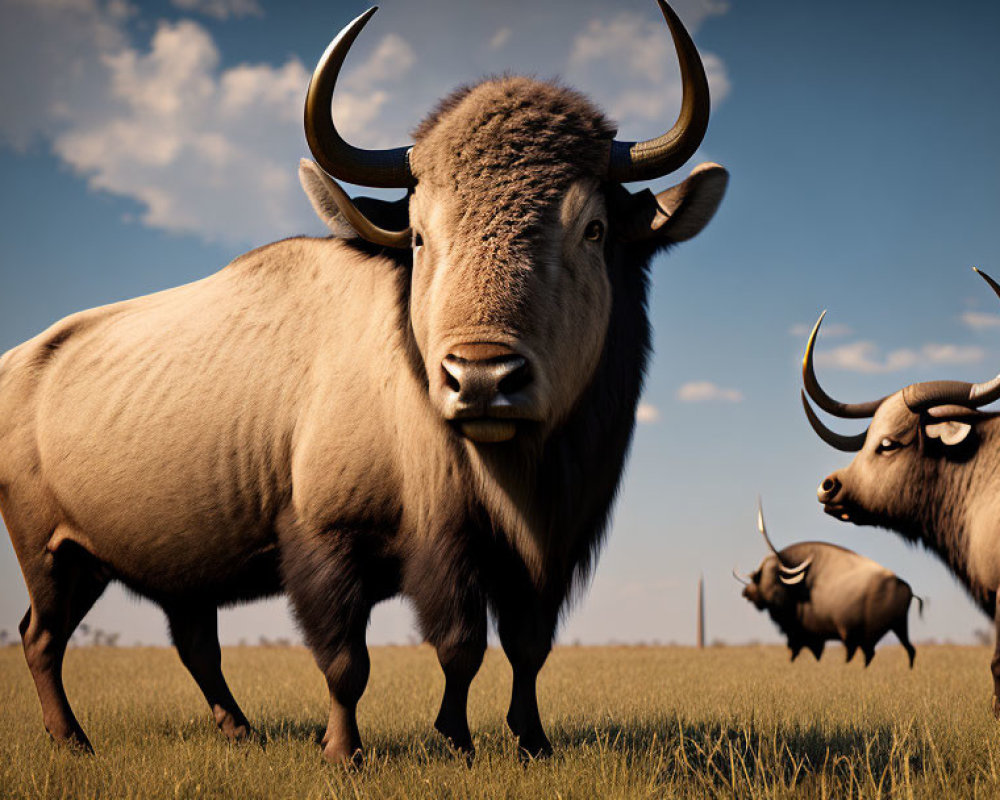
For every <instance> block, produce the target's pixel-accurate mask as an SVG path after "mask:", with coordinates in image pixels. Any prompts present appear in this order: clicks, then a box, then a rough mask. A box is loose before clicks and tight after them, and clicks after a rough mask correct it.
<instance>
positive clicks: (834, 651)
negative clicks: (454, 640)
mask: <svg viewBox="0 0 1000 800" xmlns="http://www.w3.org/2000/svg"><path fill="white" fill-rule="evenodd" d="M842 652H843V651H842V650H840V649H839V648H830V651H829V652H828V653H827V656H826V658H825V659H824V661H823V662H822V663H820V664H816V663H814V662H813V661H812V659H811V656H809V655H807V654H805V655H803V656H802V657H800V661H799V663H797V664H789V663H788V662H787V654H786V651H784V650H783V649H781V648H777V647H730V648H711V649H709V650H705V651H701V652H699V651H696V650H691V649H688V648H674V647H648V648H647V647H564V648H558V649H557V650H556V651H555V652H554V653H553V655H552V657H551V658H550V660H549V662H548V664H547V666H546V668H545V670H544V671H543V672H542V677H541V682H540V690H539V692H540V698H541V706H542V716H543V719H544V720H545V722H546V725H547V727H548V730H549V734H550V737H551V739H552V743H553V745H554V746H555V748H556V755H555V756H554V757H553V758H551V759H548V760H545V761H541V762H535V763H531V764H528V765H527V766H521V765H519V763H518V761H517V758H516V755H515V750H514V746H513V742H512V740H511V738H510V736H509V734H508V733H507V732H506V729H505V728H504V727H503V725H502V719H503V713H504V711H505V708H506V699H507V692H508V690H509V683H510V670H509V668H508V667H507V665H506V662H505V661H504V659H503V657H502V655H501V654H500V653H498V652H495V651H492V650H491V651H490V652H489V654H488V655H487V659H486V663H485V664H484V666H483V670H482V671H481V672H480V674H479V677H478V678H477V679H476V682H475V683H474V684H473V689H472V696H471V699H470V720H471V725H472V729H473V735H474V736H475V737H476V743H477V747H478V751H479V755H478V757H477V760H476V763H475V764H474V765H473V767H472V768H471V769H469V768H467V767H466V766H465V765H464V762H462V761H459V760H458V759H456V758H455V757H453V756H452V754H451V753H450V752H449V751H448V749H447V748H446V747H445V746H444V745H443V744H442V742H441V741H440V739H439V737H437V735H436V734H434V732H433V731H432V730H431V722H432V720H433V718H434V714H435V713H436V711H437V701H438V699H439V697H440V692H441V689H442V686H443V679H442V678H441V676H440V672H439V670H438V668H437V663H436V660H435V657H434V653H433V652H432V651H431V650H430V649H429V648H427V647H384V648H375V649H373V651H372V677H371V681H370V683H369V686H368V691H367V693H366V695H365V698H364V699H363V700H362V704H361V708H360V721H361V726H362V736H363V737H364V738H365V743H366V746H367V747H368V748H369V756H368V763H367V764H366V766H365V767H364V768H362V769H361V770H360V771H353V772H351V771H347V770H344V769H342V768H332V767H329V766H327V765H325V764H324V763H323V762H322V761H321V759H320V754H319V753H320V751H319V747H318V746H317V744H316V743H315V739H316V737H317V736H318V734H319V733H320V732H321V729H322V726H323V724H324V722H325V710H326V698H325V687H324V684H323V681H322V679H321V678H320V676H319V673H318V671H317V670H316V668H315V666H314V665H313V662H312V659H311V656H310V655H309V654H308V653H307V652H306V651H305V650H302V649H299V648H273V649H271V648H256V647H247V648H232V649H228V650H226V651H225V655H224V659H225V667H226V672H227V675H228V676H229V680H230V684H231V685H232V687H233V691H234V693H235V694H236V696H237V697H238V698H239V699H240V700H241V702H242V704H243V708H244V710H245V711H246V712H247V715H248V716H249V717H250V719H251V720H252V721H253V723H254V725H256V726H257V727H258V728H260V729H261V730H263V731H264V733H265V734H266V736H267V740H268V743H267V747H266V749H263V750H262V749H261V748H260V747H259V746H256V745H240V746H236V747H231V746H229V745H227V744H226V743H225V742H224V740H223V739H222V737H221V735H220V734H218V733H217V732H216V731H215V730H214V727H213V726H212V725H211V723H210V721H209V716H208V710H207V707H205V706H204V704H203V701H202V699H201V696H200V695H199V694H198V691H197V689H196V688H195V686H194V683H193V681H192V680H191V679H190V678H189V677H188V675H187V673H186V672H185V671H184V670H183V668H182V667H181V666H180V663H179V661H178V659H177V657H176V655H175V654H174V652H173V651H171V650H166V649H158V648H135V649H133V648H119V649H114V648H97V647H87V648H76V649H73V650H71V651H70V652H69V655H68V656H67V664H66V683H67V689H68V692H69V694H70V698H71V699H72V701H73V703H74V706H75V708H76V711H77V715H78V716H79V718H80V721H81V722H82V724H83V726H84V728H85V729H86V730H87V732H88V734H89V735H90V738H91V740H92V741H93V743H94V746H95V747H96V749H97V755H96V756H95V757H91V758H88V757H83V756H79V755H74V754H73V753H69V752H66V751H65V750H63V749H61V748H58V747H55V746H53V745H51V744H50V743H49V741H48V738H47V735H46V734H45V733H44V729H43V728H42V724H41V713H40V711H39V708H38V702H37V699H36V697H35V693H34V688H33V685H32V683H31V679H30V677H29V675H28V671H27V667H26V666H25V665H24V660H23V657H22V655H21V652H20V648H17V647H6V648H0V797H3V798H21V797H86V798H91V797H93V798H97V797H102V798H103V797H108V798H119V797H122V798H132V797H134V798H168V797H169V798H189V797H191V798H193V797H213V798H214V797H223V798H228V797H234V798H235V797H311V798H319V797H348V798H355V797H362V798H367V797H434V798H438V797H455V798H466V797H469V798H476V797H526V798H527V797H530V798H554V797H563V798H589V797H692V798H694V797H699V798H700V797H706V796H709V797H710V796H722V797H731V796H738V797H790V796H795V797H838V798H839V797H852V796H853V797H865V798H870V797H934V798H944V797H958V796H961V797H971V796H985V797H992V796H1000V724H998V723H996V722H995V721H994V720H993V717H992V715H991V714H990V713H989V703H988V701H989V699H990V694H991V687H990V680H989V671H988V670H989V661H990V653H989V651H988V650H987V649H986V648H981V647H975V648H974V647H950V646H927V647H923V648H920V649H919V652H918V655H917V666H916V669H915V670H914V671H913V672H912V673H911V672H910V671H909V670H908V669H907V668H906V665H905V657H904V654H903V652H902V650H901V648H899V647H895V646H890V647H886V648H885V649H883V650H881V651H879V653H878V655H877V656H876V658H875V661H874V662H873V664H872V666H871V667H870V668H869V669H868V670H867V671H866V670H863V669H862V668H861V666H860V664H859V663H855V664H851V665H848V666H844V665H843V664H842V663H841V660H842V657H843V656H842ZM859 660H860V659H859Z"/></svg>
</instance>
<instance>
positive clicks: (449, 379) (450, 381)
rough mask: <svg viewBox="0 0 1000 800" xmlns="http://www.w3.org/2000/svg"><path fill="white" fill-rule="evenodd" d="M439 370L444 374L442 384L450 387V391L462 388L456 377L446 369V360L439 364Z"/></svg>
mask: <svg viewBox="0 0 1000 800" xmlns="http://www.w3.org/2000/svg"><path fill="white" fill-rule="evenodd" d="M441 372H442V373H443V374H444V385H445V386H447V387H448V388H449V389H451V391H453V392H458V391H459V390H460V389H461V388H462V386H461V384H460V383H459V382H458V378H456V377H455V376H454V375H453V374H452V372H451V371H450V370H449V369H448V362H447V360H446V361H445V362H444V363H443V364H442V365H441Z"/></svg>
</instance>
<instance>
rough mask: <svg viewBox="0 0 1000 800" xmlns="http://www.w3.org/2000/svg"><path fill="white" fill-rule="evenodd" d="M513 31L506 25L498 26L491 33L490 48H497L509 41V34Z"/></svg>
mask: <svg viewBox="0 0 1000 800" xmlns="http://www.w3.org/2000/svg"><path fill="white" fill-rule="evenodd" d="M513 32H514V31H512V30H511V29H510V28H508V27H507V26H506V25H505V26H504V27H502V28H500V29H499V30H498V31H497V32H496V33H494V34H493V38H492V39H490V50H499V49H500V48H502V47H503V46H504V45H505V44H507V42H508V41H510V36H511V34H512V33H513Z"/></svg>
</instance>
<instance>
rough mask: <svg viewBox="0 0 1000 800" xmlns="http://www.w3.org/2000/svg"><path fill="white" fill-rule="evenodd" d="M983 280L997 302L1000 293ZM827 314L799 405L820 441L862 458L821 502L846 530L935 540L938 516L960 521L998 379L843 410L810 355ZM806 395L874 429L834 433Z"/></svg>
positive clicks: (918, 390) (912, 390)
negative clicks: (960, 503) (961, 499)
mask: <svg viewBox="0 0 1000 800" xmlns="http://www.w3.org/2000/svg"><path fill="white" fill-rule="evenodd" d="M976 271H977V272H979V270H976ZM979 274H980V275H982V277H983V278H984V279H985V280H986V281H987V283H989V285H990V286H991V287H992V288H993V290H994V292H996V293H997V295H998V296H1000V286H998V285H997V284H996V283H995V282H994V281H993V279H992V278H990V277H989V276H988V275H986V274H985V273H982V272H979ZM825 313H826V312H823V314H821V315H820V318H819V319H818V320H817V322H816V325H815V327H814V328H813V331H812V334H811V335H810V337H809V342H808V344H807V345H806V353H805V357H804V359H803V362H802V379H803V383H804V385H805V390H804V391H803V392H802V404H803V407H804V409H805V412H806V416H807V418H808V419H809V423H810V424H811V425H812V427H813V430H815V431H816V433H817V434H819V436H820V438H822V439H823V440H824V441H825V442H827V443H828V444H830V445H832V446H833V447H836V448H837V449H838V450H844V451H847V452H855V453H857V455H856V456H855V457H854V460H853V461H852V462H851V463H850V465H848V466H847V467H846V468H844V469H841V470H837V471H836V472H834V473H833V474H831V475H829V476H828V477H827V478H825V479H824V480H823V482H822V483H821V484H820V486H819V489H818V490H817V495H818V498H819V501H820V502H821V503H822V504H823V508H824V510H825V511H826V513H827V514H830V515H832V516H834V517H837V518H838V519H841V520H843V521H845V522H854V523H855V524H858V525H881V526H883V527H888V528H892V529H893V530H897V531H899V532H901V533H903V534H904V535H906V536H909V537H910V538H918V537H920V536H921V535H925V534H929V533H932V532H933V531H934V530H935V529H937V528H938V527H939V526H943V525H942V524H943V523H945V522H946V521H945V520H943V519H942V518H941V515H949V514H954V513H956V509H955V505H956V504H955V503H953V502H947V500H946V498H947V496H948V495H949V493H950V492H953V491H954V490H955V489H956V488H958V487H961V485H962V484H963V483H964V482H965V481H966V479H967V477H968V476H967V475H963V472H964V471H965V470H967V469H971V468H972V459H973V457H974V456H975V454H976V452H977V451H978V449H979V445H980V442H981V440H982V438H983V436H984V434H985V430H984V429H983V428H982V427H981V425H980V423H981V422H983V421H985V420H987V419H991V418H993V417H994V416H995V415H993V414H987V413H984V412H981V411H979V410H978V408H979V407H980V406H983V405H986V404H988V403H991V402H993V401H994V400H996V399H997V398H1000V375H998V376H997V377H995V378H993V379H992V380H990V381H987V382H985V383H975V384H974V383H964V382H959V381H928V382H924V383H915V384H911V385H910V386H907V387H906V388H904V389H902V390H901V391H898V392H895V393H894V394H891V395H888V396H886V397H883V398H881V399H879V400H873V401H870V402H867V403H841V402H838V401H836V400H834V399H833V398H831V397H830V396H829V395H828V394H826V392H824V391H823V389H822V388H821V387H820V385H819V383H818V381H817V380H816V375H815V372H814V369H813V347H814V346H815V342H816V336H817V334H818V333H819V328H820V325H821V323H822V322H823V315H824V314H825ZM807 395H808V397H809V398H811V399H812V401H813V402H814V403H816V405H818V406H819V407H820V408H821V409H823V410H824V411H827V412H828V413H830V414H833V415H834V416H837V417H843V418H855V419H857V418H866V417H871V418H872V421H871V424H870V425H869V426H868V429H867V430H866V431H864V432H862V433H859V434H856V435H854V436H844V435H842V434H838V433H835V432H834V431H832V430H830V429H829V428H827V427H826V426H825V425H824V424H823V423H822V422H821V421H820V419H819V418H818V417H817V415H816V412H815V411H813V409H812V407H811V406H810V404H809V400H808V399H807ZM951 521H954V520H951ZM948 527H949V528H950V527H951V526H948Z"/></svg>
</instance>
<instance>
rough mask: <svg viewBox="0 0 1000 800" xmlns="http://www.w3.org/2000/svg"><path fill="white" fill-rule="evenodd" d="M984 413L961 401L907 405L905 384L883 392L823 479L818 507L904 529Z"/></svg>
mask: <svg viewBox="0 0 1000 800" xmlns="http://www.w3.org/2000/svg"><path fill="white" fill-rule="evenodd" d="M986 416H987V415H985V414H980V413H979V412H977V411H975V410H974V409H969V408H966V407H962V406H951V405H945V406H932V407H931V408H929V409H927V410H926V411H912V410H911V409H910V408H909V407H908V406H907V404H906V399H905V394H904V392H902V391H901V392H897V393H896V394H894V395H890V396H889V397H887V398H886V399H885V400H883V401H882V402H881V404H880V406H879V408H878V410H877V411H876V412H875V415H874V417H873V419H872V423H871V425H870V426H869V428H868V432H867V435H866V436H865V441H864V443H863V445H862V447H861V450H860V451H859V452H858V454H857V455H856V456H855V457H854V460H853V461H852V462H851V463H850V464H849V465H848V466H847V467H845V468H844V469H841V470H837V471H836V472H834V473H832V474H831V475H829V476H828V477H827V478H825V479H824V480H823V482H822V483H821V484H820V486H819V488H818V489H817V497H818V499H819V501H820V502H821V503H822V504H823V510H824V511H825V512H826V513H827V514H830V515H831V516H834V517H837V518H838V519H841V520H843V521H844V522H854V523H856V524H858V525H873V524H874V525H882V526H886V527H891V528H894V529H897V530H902V531H904V532H906V531H908V530H910V529H912V528H913V527H914V526H916V525H918V524H919V521H920V520H923V519H926V518H927V517H928V514H929V513H930V514H932V513H933V511H934V507H935V506H937V505H938V501H939V499H940V498H939V497H938V495H939V494H941V493H942V491H945V490H946V489H947V486H948V485H949V484H951V483H952V482H953V481H954V480H956V479H959V473H960V471H961V470H962V469H963V468H964V465H965V464H966V463H967V462H968V461H969V460H970V459H971V458H973V457H974V456H975V453H976V451H977V449H978V444H979V438H980V437H979V434H978V430H977V426H976V423H977V421H978V420H979V419H980V418H985V417H986Z"/></svg>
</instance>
